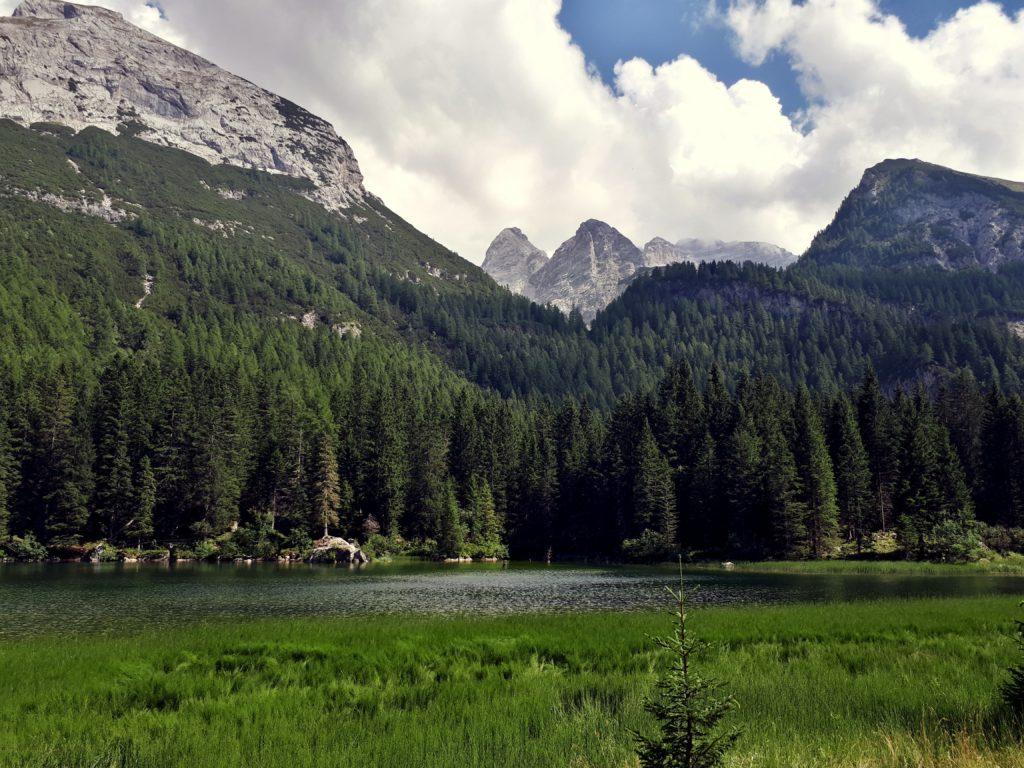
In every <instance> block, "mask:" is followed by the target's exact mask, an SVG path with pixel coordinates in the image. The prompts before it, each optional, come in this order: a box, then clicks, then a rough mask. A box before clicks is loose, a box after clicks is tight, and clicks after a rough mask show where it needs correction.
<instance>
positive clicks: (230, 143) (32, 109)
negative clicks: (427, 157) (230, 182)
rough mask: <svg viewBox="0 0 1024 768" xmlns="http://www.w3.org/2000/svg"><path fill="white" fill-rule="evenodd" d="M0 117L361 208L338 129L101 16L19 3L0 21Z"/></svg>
mask: <svg viewBox="0 0 1024 768" xmlns="http://www.w3.org/2000/svg"><path fill="white" fill-rule="evenodd" d="M0 117H6V118H11V119H13V120H16V121H18V122H21V123H23V124H25V125H30V124H32V123H36V122H54V123H61V124H64V125H67V126H69V127H71V128H73V129H75V130H80V129H82V128H85V127H86V126H96V127H99V128H102V129H104V130H108V131H111V132H116V131H119V130H125V129H128V130H133V131H136V132H137V134H138V136H139V137H140V138H143V139H146V140H148V141H152V142H154V143H158V144H163V145H166V146H171V147H177V148H179V149H183V150H186V151H188V152H191V153H193V154H195V155H199V156H200V157H203V158H205V159H206V160H208V161H210V162H213V163H219V162H224V163H228V164H230V165H237V166H242V167H246V168H256V169H259V170H262V171H268V172H272V173H283V174H288V175H290V176H297V177H300V178H304V179H308V180H309V181H310V182H312V184H313V189H311V190H309V191H308V192H307V193H306V194H307V196H308V197H310V198H311V199H313V200H316V201H317V202H319V203H321V204H323V205H324V206H325V207H327V208H330V209H339V208H345V207H348V206H350V205H352V204H353V203H356V202H359V201H360V200H362V199H364V197H365V195H366V192H365V190H364V189H363V178H362V174H361V173H360V171H359V165H358V164H357V162H356V159H355V156H354V155H353V154H352V150H351V149H350V148H349V146H348V144H346V143H345V141H344V140H342V139H341V138H340V137H339V136H338V135H337V134H336V133H335V132H334V129H333V128H332V127H331V125H330V124H329V123H328V122H327V121H325V120H322V119H321V118H319V117H316V116H315V115H312V114H310V113H309V112H307V111H306V110H304V109H302V108H301V107H299V106H297V105H296V104H293V103H292V102H290V101H287V100H286V99H283V98H281V97H279V96H276V95H274V94H272V93H270V92H268V91H265V90H263V89H262V88H259V87H257V86H255V85H253V84H252V83H250V82H248V81H246V80H244V79H242V78H240V77H237V76H235V75H232V74H231V73H229V72H225V71H224V70H223V69H220V68H219V67H217V66H215V65H213V64H211V63H210V62H208V61H206V60H205V59H202V58H200V57H199V56H196V55H195V54H193V53H190V52H188V51H185V50H182V49H181V48H178V47H176V46H174V45H171V44H170V43H168V42H166V41H164V40H161V39H160V38H158V37H156V36H154V35H151V34H149V33H147V32H145V31H143V30H141V29H139V28H137V27H135V26H133V25H132V24H129V23H128V22H126V21H125V20H124V19H123V18H122V17H121V16H120V14H117V13H114V12H113V11H108V10H105V9H102V8H95V7H91V6H82V5H74V4H72V3H65V2H58V1H57V0H24V2H22V3H21V5H19V6H18V7H17V9H16V10H15V11H14V15H13V16H12V17H11V18H8V19H0Z"/></svg>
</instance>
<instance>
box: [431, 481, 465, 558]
mask: <svg viewBox="0 0 1024 768" xmlns="http://www.w3.org/2000/svg"><path fill="white" fill-rule="evenodd" d="M440 512H441V519H440V520H439V521H438V531H437V554H438V556H440V557H461V556H462V555H463V551H464V548H465V540H466V526H465V523H464V521H463V519H462V510H461V509H459V500H458V498H457V497H456V495H455V483H454V482H452V480H451V479H449V480H447V481H446V482H445V484H444V495H443V497H442V504H441V510H440Z"/></svg>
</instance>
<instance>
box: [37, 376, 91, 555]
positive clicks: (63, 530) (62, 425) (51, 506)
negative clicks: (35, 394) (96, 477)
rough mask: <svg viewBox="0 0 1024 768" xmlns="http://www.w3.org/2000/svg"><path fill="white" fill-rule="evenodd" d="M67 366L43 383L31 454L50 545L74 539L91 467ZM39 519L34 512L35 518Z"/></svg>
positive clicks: (81, 523)
mask: <svg viewBox="0 0 1024 768" xmlns="http://www.w3.org/2000/svg"><path fill="white" fill-rule="evenodd" d="M68 382H69V374H68V371H67V370H62V371H59V372H58V373H57V374H56V376H55V377H54V379H53V380H52V382H50V383H49V384H48V385H44V392H43V394H42V397H41V401H42V403H43V409H42V413H41V418H40V423H39V428H38V432H37V434H36V443H35V450H34V460H33V474H34V480H35V483H36V489H37V490H36V493H37V496H36V498H37V499H38V502H39V507H38V512H41V519H39V522H41V524H42V533H43V537H44V539H45V541H46V542H47V543H48V544H51V545H58V546H64V545H69V544H77V543H78V542H80V541H81V540H82V535H83V532H84V530H85V523H86V521H87V520H88V517H89V508H88V501H89V495H90V493H91V491H92V473H91V472H90V466H91V464H92V457H91V455H90V453H91V452H90V450H89V444H88V442H87V435H84V434H83V432H82V430H81V429H80V427H79V424H80V423H81V420H80V419H76V412H77V411H78V409H79V407H80V406H79V404H78V402H77V400H76V397H75V393H74V392H73V391H72V389H71V386H70V384H69V383H68ZM37 519H38V518H37Z"/></svg>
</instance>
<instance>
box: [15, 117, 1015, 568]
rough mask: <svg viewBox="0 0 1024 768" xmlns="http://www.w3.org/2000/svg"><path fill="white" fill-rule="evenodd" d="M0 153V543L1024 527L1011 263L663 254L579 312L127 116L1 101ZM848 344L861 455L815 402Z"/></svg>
mask: <svg viewBox="0 0 1024 768" xmlns="http://www.w3.org/2000/svg"><path fill="white" fill-rule="evenodd" d="M0 169H2V170H0V363H2V366H0V409H2V410H0V538H3V539H4V540H6V542H7V544H6V548H7V551H8V552H11V553H13V554H15V555H17V556H21V557H31V556H34V555H35V554H38V553H39V552H41V550H40V549H39V546H40V544H45V545H47V546H48V547H49V548H50V551H51V553H60V552H77V551H80V548H81V547H82V546H83V545H84V544H85V543H87V542H96V541H101V540H102V541H107V542H109V543H110V544H111V545H113V546H115V547H122V548H124V547H131V548H136V549H142V550H145V549H147V548H150V547H165V546H166V545H167V544H168V543H170V542H175V543H177V544H178V546H179V547H181V548H183V550H187V551H192V552H193V554H196V555H203V556H205V555H209V556H222V557H230V556H242V555H247V556H270V555H273V554H276V553H278V552H280V551H289V550H291V551H293V552H296V553H298V552H301V551H303V550H304V549H305V548H306V547H307V546H308V544H309V542H310V540H311V538H312V537H314V536H317V535H320V534H322V533H323V530H324V528H325V527H326V528H327V529H329V530H330V531H332V532H335V533H343V534H345V535H347V536H350V537H353V538H355V539H357V540H359V541H360V542H361V543H364V544H369V548H370V549H371V551H387V550H390V551H397V550H411V551H419V552H423V553H427V554H432V555H436V556H457V555H478V556H495V555H500V554H503V553H504V552H506V551H511V553H512V554H514V555H517V556H534V557H541V556H547V555H548V554H551V555H553V556H556V557H558V556H569V555H580V556H582V555H601V556H608V557H620V556H622V555H623V554H624V553H627V554H631V555H633V556H637V557H645V556H654V555H656V554H658V553H664V552H666V551H668V550H670V549H675V548H682V549H684V550H687V551H693V552H696V553H704V554H712V553H714V554H721V553H725V554H736V555H737V556H738V555H747V556H758V557H782V556H787V557H791V556H805V557H820V556H825V555H830V554H835V553H837V552H840V551H850V550H851V548H853V549H854V550H858V549H860V550H865V551H867V550H873V551H874V550H879V551H881V550H886V548H890V549H891V548H897V549H899V550H900V551H903V552H905V553H907V554H908V555H911V556H920V557H962V556H966V554H967V553H968V552H970V551H972V550H973V549H974V548H975V545H976V544H977V541H978V538H977V534H978V531H979V530H980V529H975V527H974V526H973V524H972V523H971V521H972V520H973V517H974V515H975V510H977V515H978V516H979V517H980V518H981V519H983V520H985V521H987V522H991V523H993V524H999V525H1001V526H1003V528H1002V529H1000V530H1003V531H1010V529H1012V528H1014V527H1016V526H1018V525H1019V524H1020V522H1021V521H1020V520H1019V519H1018V516H1017V512H1015V511H1014V510H1016V509H1018V508H1019V506H1020V504H1021V503H1022V502H1020V501H1019V500H1017V498H1016V496H1017V490H1015V489H1016V484H1015V483H1016V481H1015V480H1013V478H1014V477H1016V475H1017V474H1018V470H1019V467H1018V466H1017V463H1019V461H1020V459H1019V458H1018V453H1019V447H1018V442H1019V440H1020V429H1021V426H1020V405H1019V401H1018V400H1017V397H1016V392H1017V391H1018V389H1019V382H1020V377H1021V374H1022V370H1021V366H1022V364H1024V363H1022V361H1024V356H1022V354H1021V352H1022V349H1021V342H1020V341H1019V340H1018V339H1017V337H1016V336H1015V335H1014V334H1013V333H1011V332H1010V330H1009V329H1008V323H1009V322H1011V321H1013V320H1015V319H1016V318H1017V317H1018V316H1024V291H1022V289H1021V282H1020V279H1019V277H1018V273H1019V270H1017V269H1016V268H1015V267H1014V266H1013V265H1009V266H1007V267H1005V268H1003V269H1001V271H998V272H963V273H956V274H952V273H942V272H938V271H929V270H920V271H919V272H906V271H904V272H900V273H899V274H898V276H897V277H894V278H892V279H888V278H887V275H886V274H884V273H883V272H882V271H871V270H855V269H852V268H847V267H844V266H842V265H821V264H817V263H808V262H804V263H802V264H800V265H798V266H796V267H793V268H791V269H789V270H787V271H777V270H773V269H770V268H767V267H763V266H756V265H750V264H748V265H743V266H737V265H731V264H703V265H700V267H694V266H692V265H679V266H674V267H669V268H666V269H663V270H655V271H653V272H651V273H650V274H647V275H645V276H643V277H641V278H640V279H638V280H637V281H636V282H635V283H634V284H633V285H632V286H631V287H630V288H629V289H628V290H627V291H626V293H625V294H624V295H623V296H622V297H620V299H618V300H617V301H616V302H614V303H613V304H612V305H611V306H610V307H609V308H608V309H607V310H605V311H604V312H602V313H601V314H599V316H598V317H597V319H596V321H595V322H594V324H593V327H592V328H591V329H588V328H587V327H586V326H585V325H584V324H583V323H582V321H581V319H580V318H579V316H573V317H569V318H566V317H565V316H563V315H562V314H561V313H559V312H558V311H556V310H553V309H545V308H541V307H537V306H536V305H533V304H531V303H529V302H527V301H526V300H525V299H522V298H519V297H515V296H513V295H512V294H511V293H509V292H508V291H506V290H504V289H501V288H499V287H498V286H496V285H495V284H494V283H493V281H491V280H490V278H488V277H487V276H486V275H484V274H483V272H482V271H481V270H479V269H478V268H476V267H474V266H472V265H470V264H469V263H468V262H465V261H463V260H462V259H460V258H459V257H458V256H456V255H454V254H452V253H450V252H448V251H446V250H445V249H444V248H443V247H441V246H440V245H438V244H436V243H434V242H433V241H431V240H430V239H429V238H427V237H425V236H423V235H422V234H420V233H418V232H416V231H415V230H414V229H412V228H411V227H409V226H408V225H407V224H405V223H404V222H402V221H401V220H400V219H399V218H398V217H396V216H395V215H394V214H393V213H391V212H390V211H388V210H387V209H386V208H384V207H383V205H382V204H380V203H379V202H378V201H376V200H374V199H372V198H368V202H367V203H366V204H365V205H363V206H361V207H356V208H353V209H351V210H350V211H349V212H348V213H347V214H345V215H338V214H332V213H328V212H327V211H325V210H324V209H323V208H322V207H320V206H319V205H317V204H315V203H313V202H311V201H309V200H307V199H305V198H304V197H302V196H301V194H296V193H297V192H299V193H301V192H302V191H303V190H304V189H305V186H304V185H307V184H308V182H303V181H298V180H295V179H289V178H287V177H282V176H279V175H268V174H263V173H258V172H252V171H244V170H240V169H237V168H232V167H227V166H211V165H209V164H207V163H206V162H205V161H202V160H200V159H197V158H195V157H193V156H191V155H188V154H186V153H184V152H180V151H177V150H172V149H167V148H162V147H158V146H155V145H153V144H150V143H147V142H144V141H141V140H139V139H137V138H134V137H133V136H132V135H131V131H130V130H127V131H125V133H124V134H123V135H121V136H117V137H115V136H113V135H111V134H108V133H105V132H103V131H100V130H97V129H86V130H84V131H82V132H80V133H78V134H74V133H72V132H71V131H69V130H67V129H64V128H61V127H59V126H54V125H39V126H35V127H34V128H33V129H26V128H22V127H19V126H17V125H15V124H13V123H9V122H4V123H0ZM888 277H892V276H891V275H890V276H888ZM1017 313H1021V314H1020V315H1018V314H1017ZM871 365H873V366H874V368H875V369H876V370H877V371H878V374H879V380H878V382H877V384H875V383H872V384H871V393H872V394H871V395H870V398H871V399H872V402H874V403H875V405H874V406H872V407H873V408H876V410H878V411H879V413H882V412H884V414H885V416H884V418H882V417H881V416H879V417H878V418H879V419H882V421H884V423H885V425H886V426H885V427H884V436H885V437H884V448H882V447H879V445H880V443H879V442H878V441H879V440H882V438H881V437H879V434H880V433H876V432H877V430H878V429H882V427H876V426H872V425H873V424H874V421H871V420H870V418H868V417H867V416H865V415H864V411H863V407H862V405H861V404H862V402H866V401H865V400H864V398H865V397H867V395H865V394H863V392H862V393H860V394H858V395H856V398H857V400H856V404H851V403H848V402H847V401H846V395H844V394H842V393H844V392H851V391H852V390H853V388H854V387H855V386H857V385H858V383H859V382H860V381H861V379H862V377H863V376H864V372H865V371H866V370H869V369H870V368H871ZM666 372H667V373H666ZM975 381H977V382H979V383H977V384H975V383H974V382H975ZM871 382H874V380H873V379H872V380H871ZM918 384H923V385H925V387H926V388H925V389H917V388H916V387H917V385H918ZM990 386H997V387H999V388H1000V389H993V390H992V394H987V393H988V388H989V387H990ZM950 387H953V389H950ZM901 389H902V390H905V392H903V393H902V394H900V390H901ZM952 391H955V392H956V393H957V397H960V398H967V400H965V401H964V402H966V403H967V404H968V405H969V406H970V407H969V408H968V407H966V406H965V407H964V408H960V407H957V408H951V407H949V405H948V398H949V392H952ZM1001 392H1005V393H1006V394H1005V395H1004V394H1000V393H1001ZM883 393H884V394H883ZM985 398H988V400H986V399H985ZM985 403H988V404H987V405H985ZM851 409H852V411H851ZM849 412H856V413H857V414H858V416H857V418H856V419H855V420H854V421H855V422H856V424H855V427H856V428H854V427H852V426H851V424H853V422H851V421H850V419H849V418H847V416H848V415H849ZM844 414H845V415H844ZM967 414H972V416H971V419H972V420H971V421H970V423H963V419H964V418H966V415H967ZM840 417H842V418H840ZM866 418H868V421H865V419H866ZM871 418H874V417H871ZM879 423H881V422H879ZM858 441H859V442H860V444H862V447H863V452H864V453H865V455H866V459H865V460H866V461H867V462H868V465H869V468H870V473H869V474H870V477H869V478H868V480H867V481H865V480H864V478H863V477H860V476H859V477H858V478H853V479H847V478H845V475H844V473H845V472H846V471H847V470H848V469H849V467H850V466H859V463H858V462H860V459H857V460H856V461H854V462H853V464H852V465H851V460H850V456H854V455H856V456H859V455H860V452H861V449H860V448H857V445H858ZM986 441H987V442H986ZM990 452H996V453H997V454H998V455H999V456H1000V457H1001V461H1004V462H1005V466H1002V465H1000V466H1001V468H1000V469H999V472H1000V473H1002V474H1000V475H999V476H998V477H995V476H989V475H986V474H984V473H983V472H982V470H983V469H985V467H986V466H987V465H985V462H983V461H982V460H981V459H980V458H979V457H981V456H988V455H989V454H990ZM993 455H994V454H993ZM986 471H988V470H986ZM921 478H924V479H923V480H922V479H921ZM919 481H920V482H925V481H927V482H928V483H930V485H928V486H927V487H925V488H921V489H919V488H917V487H916V486H913V487H911V485H907V484H912V483H915V482H919ZM865 482H866V485H865ZM865 487H867V488H868V489H869V492H868V491H865ZM922 494H923V495H922ZM923 498H924V499H927V503H922V502H921V501H920V500H921V499H923ZM922 504H923V506H922ZM1011 535H1012V534H1011V533H1005V534H1004V538H1005V536H1011ZM879 536H881V538H879ZM893 536H895V538H893ZM915 537H916V538H915ZM990 538H992V537H991V536H990ZM624 542H625V544H624ZM76 548H78V549H76ZM879 548H881V549H879ZM111 551H113V550H111Z"/></svg>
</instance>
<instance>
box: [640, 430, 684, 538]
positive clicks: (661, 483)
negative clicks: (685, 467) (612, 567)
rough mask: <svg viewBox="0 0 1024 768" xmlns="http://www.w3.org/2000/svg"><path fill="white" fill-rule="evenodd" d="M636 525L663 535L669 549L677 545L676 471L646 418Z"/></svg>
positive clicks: (641, 436)
mask: <svg viewBox="0 0 1024 768" xmlns="http://www.w3.org/2000/svg"><path fill="white" fill-rule="evenodd" d="M633 500H634V508H633V515H634V521H635V522H634V526H635V528H636V530H637V532H638V533H642V532H643V531H644V530H649V531H654V532H657V533H658V534H660V535H661V537H662V539H663V540H664V542H665V546H666V547H674V545H675V543H676V532H677V528H676V499H675V488H674V482H673V477H672V468H671V467H670V466H669V464H668V461H667V460H666V459H665V457H664V455H662V453H661V450H660V449H659V448H658V444H657V443H656V442H655V441H654V434H653V433H652V432H651V427H650V424H648V422H647V420H646V419H645V420H644V422H643V426H642V428H641V432H640V443H639V445H638V446H637V470H636V477H635V479H634V488H633Z"/></svg>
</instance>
